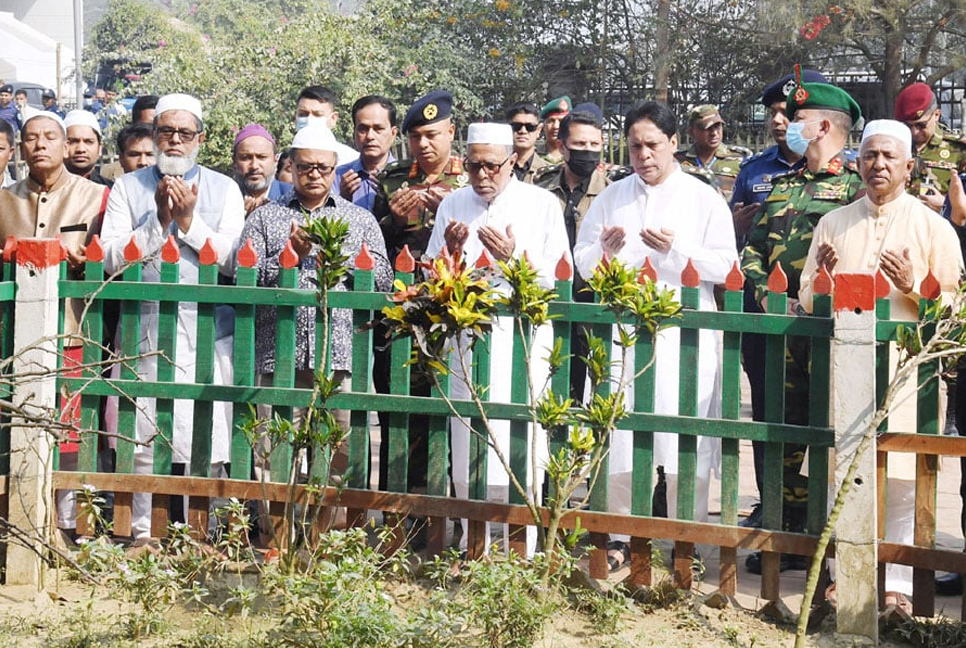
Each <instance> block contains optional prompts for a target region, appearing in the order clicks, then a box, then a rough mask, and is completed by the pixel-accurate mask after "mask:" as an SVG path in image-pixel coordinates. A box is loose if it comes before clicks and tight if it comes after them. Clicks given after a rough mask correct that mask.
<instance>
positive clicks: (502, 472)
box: [426, 123, 570, 554]
mask: <svg viewBox="0 0 966 648" xmlns="http://www.w3.org/2000/svg"><path fill="white" fill-rule="evenodd" d="M466 142H467V152H466V158H465V160H464V161H463V168H464V169H466V172H467V174H468V175H469V181H470V186H469V187H464V188H462V189H458V190H456V191H454V192H453V193H451V194H450V195H448V196H446V197H445V198H444V199H443V201H442V202H441V203H440V204H439V209H438V210H437V212H436V223H435V224H434V226H433V233H432V236H431V237H430V240H429V245H428V246H427V249H426V254H427V255H428V256H430V257H436V256H438V255H439V254H440V253H441V252H442V250H443V247H444V246H445V247H447V248H448V249H449V252H450V253H451V254H455V253H459V254H461V255H462V258H463V259H464V260H465V262H466V263H467V264H474V263H476V261H477V259H479V258H480V256H481V255H482V254H483V252H484V251H486V252H487V253H488V254H489V256H490V258H491V259H493V260H494V261H509V260H511V259H513V258H517V257H520V256H522V255H523V254H524V253H526V254H527V257H528V258H529V259H530V263H531V264H532V265H533V266H534V267H535V268H536V270H537V271H538V272H539V275H540V278H539V282H540V284H541V285H542V286H543V287H545V288H550V287H552V286H553V282H554V268H555V267H556V265H557V262H558V261H559V260H560V259H561V257H565V258H567V259H568V260H569V259H570V243H569V241H568V239H567V230H566V227H565V226H564V220H563V212H562V211H561V208H560V202H559V201H558V200H557V198H556V197H555V196H554V195H553V194H552V193H550V192H549V191H547V190H546V189H541V188H540V187H536V186H534V185H531V184H527V183H524V182H521V181H520V180H517V179H516V177H515V176H514V174H513V165H514V163H515V162H516V153H514V152H513V132H512V130H511V129H510V126H509V124H494V123H479V124H471V125H470V127H469V133H468V136H467V140H466ZM494 287H495V288H497V289H498V290H501V291H504V292H507V291H508V290H509V288H508V286H507V284H506V282H505V281H504V280H503V279H502V278H501V277H500V276H499V273H497V278H496V279H495V280H494ZM513 330H514V324H513V320H512V319H511V318H509V317H500V318H498V319H497V321H495V322H494V323H493V333H492V337H491V340H490V358H491V361H490V362H491V366H490V376H491V381H490V385H489V391H488V392H487V395H488V400H490V401H504V402H509V400H510V382H511V381H509V380H506V379H505V378H504V377H506V376H509V375H511V371H512V370H513V367H512V365H511V362H510V358H512V357H513V353H512V348H513ZM552 345H553V331H552V329H551V328H550V326H542V327H540V328H539V329H538V330H537V331H536V332H535V338H534V342H533V343H532V347H531V372H532V374H533V375H532V378H533V380H532V382H531V384H532V385H534V386H542V385H544V384H546V381H545V378H546V376H547V373H548V367H547V363H546V355H547V351H546V349H547V348H550V347H551V346H552ZM461 352H462V353H465V354H467V355H469V354H470V352H469V351H468V350H467V349H465V348H464V349H462V350H461ZM457 353H459V352H457ZM471 365H472V360H471V359H470V358H469V357H467V358H466V363H465V365H464V364H463V363H462V362H461V361H459V360H458V359H457V358H456V357H455V356H454V359H453V361H452V362H451V367H452V369H453V372H454V376H453V378H452V379H451V380H450V395H451V396H452V397H453V398H467V397H468V392H467V386H466V384H465V382H464V381H463V379H462V378H461V376H462V374H463V372H462V369H461V367H462V366H466V367H469V366H471ZM498 377H500V378H501V379H497V378H498ZM490 428H491V429H490V433H491V440H493V441H495V442H496V444H498V445H499V447H500V449H501V450H502V452H503V454H504V455H505V456H509V447H510V425H509V421H496V420H492V419H491V421H490ZM532 428H533V426H531V430H530V434H534V433H535V434H537V435H539V439H538V443H537V447H538V448H539V449H540V452H541V454H542V455H543V456H541V457H539V458H538V460H537V465H538V466H543V465H544V463H545V461H546V454H545V453H546V450H547V446H546V442H545V440H544V438H543V437H544V435H545V433H544V431H543V430H542V429H540V428H537V429H532ZM470 434H471V432H470V429H469V427H468V425H467V422H466V421H465V420H463V419H459V418H454V419H453V424H452V426H451V437H452V438H451V447H452V454H453V483H454V486H455V488H456V496H457V497H459V498H462V499H466V498H467V497H468V496H469V468H470V466H469V440H470ZM527 447H531V446H530V444H529V442H528V444H527ZM527 465H528V466H530V465H532V464H531V462H530V461H528V462H527ZM517 477H518V479H519V481H520V483H526V484H528V489H529V490H530V491H531V492H533V484H534V483H536V484H541V483H542V482H543V469H542V468H540V469H539V474H537V475H528V477H529V479H528V480H527V481H524V479H523V476H522V475H518V476H517ZM487 486H488V489H487V495H488V499H490V500H497V501H506V499H507V496H508V494H509V477H508V474H507V471H506V469H505V467H504V466H503V465H502V464H501V463H500V461H499V459H498V457H497V455H496V453H495V452H494V451H493V450H492V449H491V450H490V455H489V458H488V460H487ZM537 492H539V488H538V489H537ZM464 529H466V526H465V523H464ZM504 537H506V534H504ZM535 541H536V532H535V529H533V528H529V529H528V533H527V553H528V554H532V553H533V551H534V548H535ZM466 542H467V534H466V533H464V534H463V538H462V540H461V543H462V548H464V549H465V548H466ZM486 544H487V545H489V532H487V542H486Z"/></svg>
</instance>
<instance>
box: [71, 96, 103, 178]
mask: <svg viewBox="0 0 966 648" xmlns="http://www.w3.org/2000/svg"><path fill="white" fill-rule="evenodd" d="M64 126H66V127H67V158H66V159H65V160H64V164H65V165H66V166H67V170H68V171H70V172H71V173H73V174H74V175H79V176H81V177H82V178H87V179H88V180H90V181H91V182H96V183H97V184H99V185H104V186H107V187H110V186H111V185H113V184H114V182H113V180H108V179H107V178H105V177H104V176H102V175H101V174H100V171H99V170H98V168H97V163H98V161H99V160H100V159H101V127H100V125H99V124H98V123H97V117H95V116H94V115H93V114H92V113H89V112H88V111H86V110H71V111H70V112H69V113H67V117H65V118H64Z"/></svg>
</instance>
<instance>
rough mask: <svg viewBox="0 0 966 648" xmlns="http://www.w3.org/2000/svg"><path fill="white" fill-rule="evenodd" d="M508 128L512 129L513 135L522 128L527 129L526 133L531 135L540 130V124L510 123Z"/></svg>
mask: <svg viewBox="0 0 966 648" xmlns="http://www.w3.org/2000/svg"><path fill="white" fill-rule="evenodd" d="M510 127H511V128H512V129H513V132H514V133H515V132H517V131H518V130H522V129H524V128H525V129H527V132H528V133H532V132H533V131H535V130H537V129H538V128H540V124H528V123H527V122H510Z"/></svg>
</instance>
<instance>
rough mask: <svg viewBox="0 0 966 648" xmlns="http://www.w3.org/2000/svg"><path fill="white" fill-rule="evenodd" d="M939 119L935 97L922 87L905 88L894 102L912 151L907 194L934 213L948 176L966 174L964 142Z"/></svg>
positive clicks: (922, 84) (911, 86) (959, 135)
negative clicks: (913, 155) (912, 156)
mask: <svg viewBox="0 0 966 648" xmlns="http://www.w3.org/2000/svg"><path fill="white" fill-rule="evenodd" d="M941 116H942V114H941V112H940V110H939V106H938V104H937V102H936V95H935V94H934V93H933V91H932V88H930V87H929V86H928V85H926V84H925V83H913V84H912V85H910V86H907V87H906V88H905V89H904V90H903V91H902V92H900V93H899V96H898V97H897V98H896V108H895V118H896V119H897V120H899V121H901V122H904V123H905V124H906V126H908V127H909V129H910V130H911V131H912V146H913V148H914V149H915V150H914V151H913V153H914V154H915V158H916V165H915V166H914V167H913V169H912V176H911V178H910V180H909V189H908V191H909V193H911V194H912V195H914V196H918V197H919V199H920V200H922V201H923V202H924V203H925V204H927V205H929V206H930V207H931V208H933V209H934V210H936V211H939V210H940V209H941V208H942V204H943V198H944V197H945V195H946V192H947V191H949V176H950V175H951V174H952V173H954V172H956V171H963V170H966V141H964V140H963V137H962V135H961V134H960V133H959V132H958V131H953V130H950V129H948V128H946V127H945V126H943V124H941V123H940V121H939V119H940V117H941Z"/></svg>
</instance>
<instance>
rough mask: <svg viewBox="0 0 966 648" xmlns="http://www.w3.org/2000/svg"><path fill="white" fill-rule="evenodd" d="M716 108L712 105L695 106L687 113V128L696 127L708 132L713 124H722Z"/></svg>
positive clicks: (722, 121)
mask: <svg viewBox="0 0 966 648" xmlns="http://www.w3.org/2000/svg"><path fill="white" fill-rule="evenodd" d="M723 123H724V120H723V119H722V118H721V113H720V112H718V107H717V106H715V105H712V104H702V105H700V106H695V107H694V108H692V109H691V111H690V112H688V128H691V127H692V126H697V127H698V128H699V129H701V130H708V129H709V128H711V127H712V126H714V125H715V124H723Z"/></svg>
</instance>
